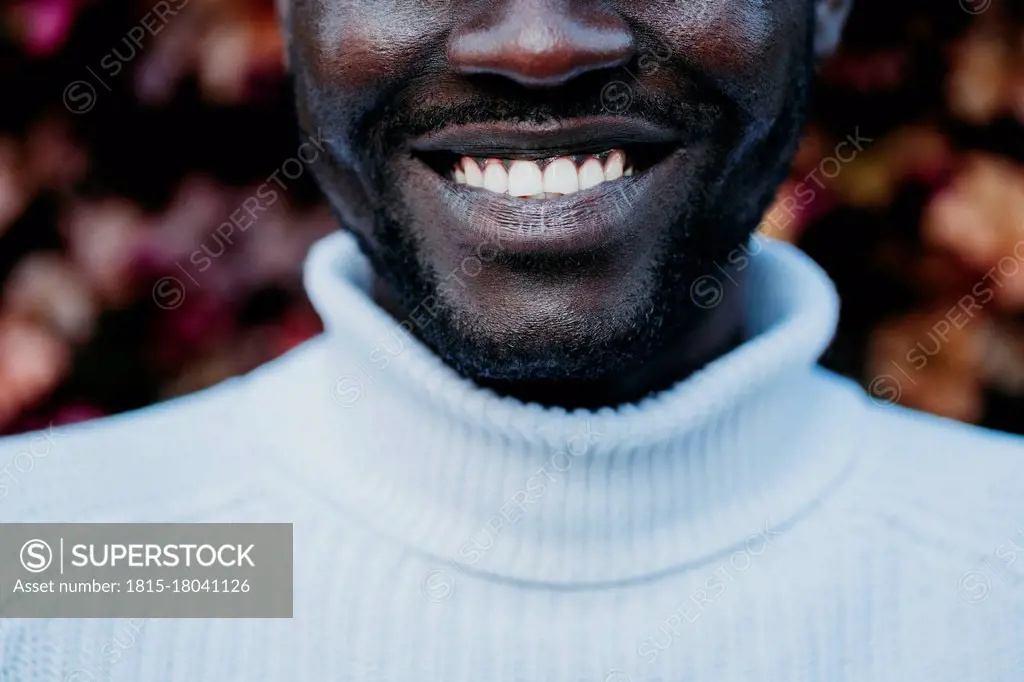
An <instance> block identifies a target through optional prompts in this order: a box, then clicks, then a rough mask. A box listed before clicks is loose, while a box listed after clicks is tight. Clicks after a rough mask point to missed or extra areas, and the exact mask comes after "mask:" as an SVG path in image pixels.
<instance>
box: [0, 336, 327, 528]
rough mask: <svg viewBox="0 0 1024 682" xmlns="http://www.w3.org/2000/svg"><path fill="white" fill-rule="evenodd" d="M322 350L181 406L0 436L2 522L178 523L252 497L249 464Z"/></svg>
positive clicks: (290, 357)
mask: <svg viewBox="0 0 1024 682" xmlns="http://www.w3.org/2000/svg"><path fill="white" fill-rule="evenodd" d="M319 345H320V344H319V342H318V340H313V341H310V342H307V343H306V344H303V345H301V346H299V347H298V348H296V349H294V350H292V351H290V352H289V353H287V354H285V355H283V356H281V357H280V358H277V359H276V360H274V361H272V362H270V363H268V364H266V365H264V366H262V367H260V368H258V369H256V370H254V371H253V372H250V373H249V374H246V375H243V376H240V377H235V378H232V379H228V380H226V381H224V382H222V383H220V384H217V385H216V386H213V387H211V388H208V389H205V390H202V391H198V392H196V393H193V394H190V395H187V396H184V397H181V398H175V399H171V400H168V401H165V402H162V403H158V404H156V405H152V406H150V407H146V408H143V409H139V410H133V411H130V412H125V413H122V414H118V415H115V416H112V417H106V418H102V419H96V420H92V421H89V422H84V423H81V424H74V425H69V426H52V425H51V426H48V427H47V428H45V429H42V430H38V431H33V432H29V433H24V434H19V435H16V436H9V437H5V438H0V522H53V523H59V522H79V521H107V522H110V521H123V522H133V521H135V522H146V521H150V522H165V521H173V520H182V521H185V520H190V519H191V518H194V517H196V516H198V515H202V514H203V513H204V512H205V511H207V510H209V509H211V508H219V507H224V505H230V503H231V501H232V500H233V499H241V498H242V497H243V496H245V495H246V486H250V494H251V484H252V481H251V480H250V479H249V477H248V475H247V474H248V473H249V472H251V471H252V470H253V466H252V461H251V459H252V458H256V457H258V453H259V448H260V445H261V440H262V435H263V434H264V433H265V432H266V431H267V427H268V426H270V422H271V421H272V419H273V417H274V415H275V411H276V408H277V406H278V405H281V404H283V403H286V402H287V401H289V400H290V399H292V398H294V396H296V395H301V390H300V389H301V386H302V385H303V383H304V382H308V379H307V378H306V376H307V375H308V374H309V372H311V371H313V370H312V367H311V364H313V363H311V361H312V360H313V359H314V358H315V357H316V356H317V355H318V353H319ZM257 427H258V428H257Z"/></svg>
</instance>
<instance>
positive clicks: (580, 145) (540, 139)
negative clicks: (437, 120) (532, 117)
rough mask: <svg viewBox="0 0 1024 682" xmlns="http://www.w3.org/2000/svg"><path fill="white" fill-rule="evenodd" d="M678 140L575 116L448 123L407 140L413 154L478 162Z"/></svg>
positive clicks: (643, 127) (637, 125) (646, 127)
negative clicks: (447, 155)
mask: <svg viewBox="0 0 1024 682" xmlns="http://www.w3.org/2000/svg"><path fill="white" fill-rule="evenodd" d="M680 142H682V135H681V133H680V132H679V131H676V130H673V129H670V128H664V127H661V126H657V125H654V124H651V123H648V122H646V121H641V120H637V119H631V118H622V117H593V118H576V119H569V120H563V121H554V122H551V123H546V124H527V123H504V122H496V123H471V124H465V125H454V126H449V127H446V128H443V129H441V130H437V131H434V132H432V133H428V134H427V135H423V136H422V137H418V138H416V139H415V140H413V141H412V149H413V150H414V151H417V152H428V153H429V152H450V153H455V154H459V155H460V156H474V157H478V158H484V157H497V158H506V159H508V158H545V157H550V156H559V155H570V154H586V153H595V154H596V153H599V152H603V151H607V150H608V149H617V148H621V147H629V146H634V145H639V144H645V145H649V144H661V145H671V144H678V143H680Z"/></svg>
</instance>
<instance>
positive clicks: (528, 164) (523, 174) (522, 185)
mask: <svg viewBox="0 0 1024 682" xmlns="http://www.w3.org/2000/svg"><path fill="white" fill-rule="evenodd" d="M508 193H509V194H511V195H512V196H514V197H532V196H533V195H535V194H543V193H544V181H543V179H542V175H541V172H540V166H538V165H537V164H535V163H534V162H533V161H513V162H512V165H511V166H510V167H509V169H508Z"/></svg>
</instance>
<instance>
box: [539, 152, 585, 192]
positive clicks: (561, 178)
mask: <svg viewBox="0 0 1024 682" xmlns="http://www.w3.org/2000/svg"><path fill="white" fill-rule="evenodd" d="M579 189H580V180H579V175H577V173H576V164H575V163H573V162H572V161H570V160H569V159H564V158H563V159H555V160H554V161H552V162H551V163H549V164H548V165H547V168H545V169H544V191H545V192H550V193H552V194H572V193H573V192H577V191H579Z"/></svg>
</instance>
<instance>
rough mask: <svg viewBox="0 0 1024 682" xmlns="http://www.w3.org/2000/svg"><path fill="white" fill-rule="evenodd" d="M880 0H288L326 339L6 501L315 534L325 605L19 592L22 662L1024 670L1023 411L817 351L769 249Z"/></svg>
mask: <svg viewBox="0 0 1024 682" xmlns="http://www.w3.org/2000/svg"><path fill="white" fill-rule="evenodd" d="M848 4H849V3H848V2H843V1H841V0H840V1H835V0H813V1H812V0H775V1H773V2H760V1H757V2H755V1H753V0H692V1H689V2H655V1H653V0H643V1H640V0H605V1H603V2H583V1H582V0H578V1H570V0H445V1H444V2H441V1H440V0H437V1H435V0H419V1H417V2H391V1H385V0H375V1H373V2H370V1H369V0H367V1H365V2H354V1H348V2H326V1H313V2H288V1H287V0H284V6H283V7H282V8H281V14H282V18H283V23H284V26H285V30H286V33H287V35H288V38H289V52H288V54H289V64H290V69H291V70H292V72H293V74H294V77H295V84H296V93H297V101H298V109H299V113H300V120H301V122H302V126H303V128H304V129H305V131H306V132H307V133H309V134H316V135H318V136H319V135H321V134H322V136H323V139H324V140H325V141H326V145H327V148H328V149H329V151H330V158H329V159H327V160H323V161H321V162H318V164H317V167H316V172H317V176H318V179H319V182H320V184H321V186H322V188H323V190H324V192H325V193H326V195H327V197H328V199H329V200H330V203H331V205H332V206H333V208H334V210H335V211H336V213H337V215H338V219H339V222H340V223H341V224H342V225H343V226H344V228H345V231H344V232H339V233H338V234H336V235H334V236H332V237H329V238H327V239H326V240H324V241H323V242H321V243H320V244H318V245H317V246H316V247H315V248H314V250H313V252H312V253H311V255H310V257H309V260H308V263H307V266H306V267H307V270H306V284H307V288H308V291H309V295H310V297H311V299H312V301H313V302H314V304H315V305H316V306H317V308H318V310H319V311H320V314H321V315H322V317H323V319H324V322H325V325H326V328H327V331H326V332H325V334H323V335H322V336H321V337H319V338H317V339H316V340H314V341H312V342H310V343H308V344H306V345H305V346H303V347H301V348H300V349H298V350H296V351H294V352H292V353H290V354H289V355H287V356H285V357H283V358H281V359H279V360H278V361H276V362H274V363H271V364H270V365H268V366H266V367H264V368H262V369H260V370H258V371H256V372H254V373H253V374H251V375H249V376H247V377H244V378H239V379H235V380H232V381H229V382H226V383H225V384H222V385H220V386H218V387H216V388H214V389H211V390H208V391H205V392H202V393H200V394H198V395H194V396H191V397H189V398H186V399H183V400H178V401H174V402H171V403H167V404H163V405H159V406H156V407H154V408H151V409H148V410H145V411H142V412H140V413H136V414H131V415H125V416H121V417H117V418H114V419H109V420H105V421H100V422H95V423H90V424H87V425H84V426H82V427H80V428H74V429H67V430H61V429H56V430H55V431H54V433H53V434H52V436H51V437H52V442H53V446H52V448H50V449H49V451H48V455H47V457H46V458H45V461H44V460H42V459H40V460H37V461H36V464H35V466H34V468H33V470H32V471H31V473H29V474H25V475H24V476H22V477H21V478H20V479H19V483H18V484H17V485H14V484H11V485H10V488H9V489H8V490H7V494H6V498H5V499H4V500H3V501H2V506H0V518H2V519H3V520H4V521H8V522H11V521H19V522H25V521H51V522H67V521H76V522H84V521H97V522H99V521H108V522H109V521H139V522H171V521H204V522H211V521H231V522H242V521H285V522H290V523H294V533H295V535H294V552H295V559H294V561H295V564H294V571H295V576H294V590H295V592H294V618H293V619H290V620H198V619H197V620H154V621H151V622H147V623H146V624H145V627H144V628H143V629H141V632H140V634H139V636H138V638H137V639H133V642H134V644H133V645H132V646H131V647H126V648H125V649H124V650H123V651H120V650H119V656H118V660H117V661H116V663H112V664H110V665H109V666H108V665H104V666H101V667H103V670H102V671H96V670H94V668H83V665H84V664H83V663H82V657H83V656H84V655H85V654H83V652H98V651H102V650H103V647H104V644H105V643H108V642H110V641H112V640H113V639H114V638H115V637H116V635H117V633H118V632H119V628H122V629H123V627H124V626H123V625H121V624H120V623H119V622H118V621H112V620H59V619H56V620H38V621H37V620H27V621H11V620H8V621H6V622H5V623H4V626H3V628H4V629H3V634H2V640H0V641H2V646H3V649H2V658H0V678H2V679H4V680H13V681H17V682H28V681H31V682H35V681H37V680H39V681H41V680H47V681H49V680H60V679H65V676H67V675H70V674H72V673H74V674H75V675H77V676H78V677H76V678H75V679H109V680H115V681H119V680H132V681H134V682H169V681H172V680H173V681H178V680H189V681H190V682H191V681H193V680H218V681H224V680H256V679H258V680H281V681H285V680H287V681H292V680H310V681H312V680H317V681H320V680H359V681H376V680H382V681H383V680H386V681H399V682H405V681H413V680H415V681H417V682H419V681H431V682H434V681H436V682H447V681H453V682H463V681H466V682H469V681H473V682H476V681H481V680H487V681H494V682H517V681H526V680H530V681H544V682H579V681H581V680H586V681H587V682H649V681H651V680H664V681H666V682H669V681H671V682H677V681H680V680H692V681H694V682H705V681H711V680H714V681H716V682H723V681H727V680H728V681H731V680H749V679H758V680H786V681H787V682H795V681H797V680H806V681H808V682H810V681H812V680H813V681H818V680H824V681H828V682H841V681H850V682H868V681H870V682H878V681H893V682H896V681H899V682H906V681H908V680H931V681H935V680H948V681H951V682H952V681H954V680H955V681H957V682H960V681H962V680H970V681H971V682H983V681H987V682H1020V680H1024V580H1021V577H1022V576H1024V559H1022V561H1021V562H1016V565H1014V564H1015V560H1016V558H1017V556H1016V550H1017V549H1020V548H1021V547H1024V543H1022V540H1024V536H1018V529H1019V528H1021V527H1022V526H1024V447H1022V444H1021V442H1020V440H1018V439H1014V438H1011V437H1009V436H1002V435H998V434H995V433H988V432H984V431H981V430H977V429H973V428H968V427H964V426H961V425H958V424H955V423H953V422H949V421H945V420H941V419H937V418H932V417H927V416H924V415H921V414H916V413H911V412H909V411H904V410H901V409H899V408H893V407H889V406H882V405H879V404H876V403H877V402H880V401H872V400H871V399H869V397H868V396H865V395H864V394H863V393H862V392H861V391H860V390H859V389H858V388H857V387H856V386H855V385H853V384H852V383H851V382H848V381H846V380H843V379H840V378H838V377H836V376H833V375H831V374H829V373H827V372H825V371H823V370H820V369H816V368H815V363H816V360H817V359H818V357H819V356H820V354H821V353H822V352H823V350H824V349H825V347H826V346H827V344H828V343H829V341H830V339H831V336H832V334H833V332H834V328H835V323H836V319H837V308H838V302H837V300H836V296H835V293H834V290H833V288H832V286H831V285H830V283H829V282H828V280H827V279H826V277H825V276H824V275H823V273H822V272H821V271H820V270H819V269H818V268H817V267H816V266H815V265H813V264H812V263H811V262H810V260H809V259H808V258H806V257H805V256H803V255H801V254H800V253H799V252H798V251H796V250H795V249H793V248H790V247H787V246H785V245H782V244H778V243H769V242H766V241H763V240H760V239H757V240H751V238H750V235H751V233H752V231H753V230H754V228H755V226H756V225H757V224H758V221H759V220H760V217H761V214H762V212H763V211H764V210H765V209H766V207H767V205H768V204H769V202H770V199H771V197H772V195H773V192H774V190H775V189H776V187H777V185H778V184H779V183H780V181H781V179H782V178H783V177H784V176H785V174H786V169H787V165H788V163H789V161H790V157H791V156H792V154H793V152H794V147H795V146H796V143H797V139H798V137H799V135H800V131H801V128H802V124H803V123H804V110H805V105H806V103H807V97H808V84H809V81H810V79H811V76H812V72H813V69H814V64H815V62H816V61H817V60H820V59H823V58H824V57H826V56H827V55H828V53H829V52H830V51H831V50H832V49H833V48H834V46H835V43H836V41H837V36H838V35H839V33H840V27H841V24H842V21H843V18H844V16H845V14H846V12H847V10H848ZM857 142H858V143H859V141H857ZM895 389H896V387H895V386H893V385H890V386H889V387H888V390H895ZM48 435H49V434H48ZM30 437H31V436H25V437H23V438H22V439H13V440H9V441H7V442H6V443H5V444H4V446H3V448H4V451H5V452H7V453H11V454H13V453H16V452H18V451H19V450H20V449H24V448H25V447H27V446H26V443H27V442H28V440H27V439H28V438H30ZM36 437H37V438H38V436H36ZM9 457H10V455H8V459H9ZM5 461H6V460H5ZM1014 543H1016V544H1014ZM104 660H105V659H104ZM80 669H85V670H86V671H87V672H88V674H90V675H94V677H93V678H88V677H84V676H83V675H84V673H81V672H79V670H80Z"/></svg>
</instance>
